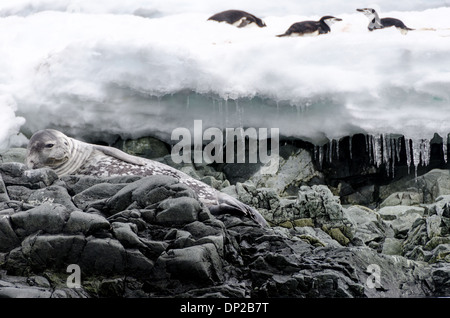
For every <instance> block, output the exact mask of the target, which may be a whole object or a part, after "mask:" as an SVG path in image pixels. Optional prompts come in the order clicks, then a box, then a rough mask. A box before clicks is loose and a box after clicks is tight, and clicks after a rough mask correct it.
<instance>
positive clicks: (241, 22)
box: [208, 10, 266, 28]
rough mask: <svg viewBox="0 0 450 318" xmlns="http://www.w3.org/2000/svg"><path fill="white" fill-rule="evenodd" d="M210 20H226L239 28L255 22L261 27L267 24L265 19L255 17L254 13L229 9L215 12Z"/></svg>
mask: <svg viewBox="0 0 450 318" xmlns="http://www.w3.org/2000/svg"><path fill="white" fill-rule="evenodd" d="M208 20H213V21H217V22H226V23H229V24H232V25H234V26H237V27H238V28H243V27H245V26H247V25H249V24H251V23H255V24H256V25H257V26H259V27H260V28H263V27H265V26H266V24H265V23H264V21H263V20H261V19H260V18H257V17H255V16H254V15H253V14H250V13H248V12H245V11H242V10H227V11H222V12H219V13H216V14H214V15H213V16H211V17H209V18H208Z"/></svg>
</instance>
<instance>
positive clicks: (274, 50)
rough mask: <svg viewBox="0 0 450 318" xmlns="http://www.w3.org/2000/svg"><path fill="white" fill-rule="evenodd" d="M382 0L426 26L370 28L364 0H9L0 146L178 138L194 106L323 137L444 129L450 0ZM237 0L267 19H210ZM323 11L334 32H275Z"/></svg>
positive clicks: (1, 31) (200, 114)
mask: <svg viewBox="0 0 450 318" xmlns="http://www.w3.org/2000/svg"><path fill="white" fill-rule="evenodd" d="M378 5H379V7H381V8H382V9H383V11H382V12H380V16H382V17H383V16H393V17H397V18H400V19H402V20H403V22H405V24H406V25H407V26H409V27H411V28H414V29H416V31H411V32H409V33H408V34H407V35H406V36H405V35H402V34H400V32H398V31H397V30H395V29H386V30H377V31H375V32H369V31H368V30H367V24H368V21H367V18H366V17H365V16H364V15H362V14H361V13H358V12H356V11H355V9H356V8H357V7H363V6H366V4H363V5H361V3H359V2H358V1H346V2H345V3H343V2H342V1H331V0H329V1H321V2H311V3H310V4H308V3H306V2H301V3H298V2H296V1H287V0H284V1H277V2H276V3H275V2H273V1H269V0H267V1H266V0H265V1H248V2H241V1H239V3H238V2H237V1H234V2H233V1H230V2H227V3H226V6H227V7H224V4H223V3H222V2H219V1H206V0H205V1H181V0H178V1H175V0H173V1H166V0H165V1H151V2H148V1H138V0H135V1H127V2H123V1H96V2H91V1H68V0H67V1H55V0H53V1H49V0H48V1H44V0H42V1H25V0H22V1H17V0H14V1H2V3H1V4H0V16H2V17H3V18H0V43H1V46H0V66H1V67H2V74H1V75H0V110H1V113H0V118H1V121H2V125H1V127H0V148H1V147H2V146H3V147H5V146H6V145H8V144H9V143H10V137H11V136H12V135H15V134H17V132H18V131H19V129H20V128H21V129H22V131H24V132H27V133H32V132H34V131H36V130H38V129H43V128H50V127H52V128H57V129H62V130H64V131H65V132H66V133H68V134H73V135H76V136H77V137H81V138H84V139H87V140H89V139H90V140H93V139H97V140H98V139H99V138H100V139H104V140H105V141H106V142H111V141H112V140H107V138H106V136H109V138H112V137H111V136H112V135H113V134H116V135H120V136H122V137H125V138H126V137H139V136H141V135H144V134H155V135H159V136H160V137H163V138H168V137H169V136H170V133H171V132H172V130H173V129H175V128H177V127H187V128H191V127H192V126H193V121H194V119H203V120H204V123H205V124H204V128H206V127H207V126H215V127H236V126H240V125H243V126H251V127H266V128H271V127H274V128H280V133H281V134H283V135H288V136H295V137H300V138H304V139H307V140H310V141H312V142H315V143H317V144H321V143H323V142H325V141H327V140H330V139H337V138H340V137H343V136H346V135H351V134H354V133H360V132H363V133H368V134H373V135H379V134H383V133H398V134H403V135H405V136H407V137H408V138H412V139H417V140H419V139H426V138H428V139H429V138H431V137H432V136H433V134H434V133H435V132H436V133H439V134H440V135H441V136H446V134H447V133H449V132H450V112H449V111H448V109H449V106H450V90H449V87H450V21H449V20H448V16H449V15H450V8H447V7H444V6H445V5H447V3H446V1H427V2H424V1H409V2H403V1H402V2H391V1H379V2H378ZM233 7H234V8H242V9H244V10H248V11H250V12H252V13H255V14H258V15H259V16H260V17H262V18H263V19H264V21H265V22H266V24H267V25H268V26H267V27H266V28H263V29H260V28H256V27H255V28H246V29H238V28H235V27H232V26H229V25H226V24H219V23H216V22H212V21H207V18H208V17H209V16H210V15H212V14H214V13H216V12H218V11H220V10H223V9H228V8H233ZM325 14H333V15H335V16H338V17H340V18H342V19H343V21H342V22H340V23H338V24H335V25H333V27H332V32H331V33H330V34H327V35H323V36H319V37H307V38H278V37H275V35H276V34H280V33H283V32H284V31H285V30H286V29H287V28H288V27H289V26H290V25H291V24H292V23H294V22H297V21H302V20H311V19H315V20H316V19H319V18H320V16H321V15H325ZM149 17H151V18H149ZM24 119H26V122H24Z"/></svg>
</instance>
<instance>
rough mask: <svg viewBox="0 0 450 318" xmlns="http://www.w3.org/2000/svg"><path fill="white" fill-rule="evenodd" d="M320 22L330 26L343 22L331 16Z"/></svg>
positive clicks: (323, 18)
mask: <svg viewBox="0 0 450 318" xmlns="http://www.w3.org/2000/svg"><path fill="white" fill-rule="evenodd" d="M320 21H323V22H325V23H326V24H328V25H329V26H330V25H332V24H334V23H335V22H338V21H342V19H339V18H336V17H333V16H331V15H326V16H324V17H322V18H321V19H320Z"/></svg>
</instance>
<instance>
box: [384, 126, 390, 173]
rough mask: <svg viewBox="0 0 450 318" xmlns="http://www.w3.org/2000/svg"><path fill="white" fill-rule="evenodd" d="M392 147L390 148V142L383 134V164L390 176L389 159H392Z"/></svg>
mask: <svg viewBox="0 0 450 318" xmlns="http://www.w3.org/2000/svg"><path fill="white" fill-rule="evenodd" d="M389 150H390V146H389V140H388V137H387V135H386V134H383V162H384V164H385V166H386V173H387V175H388V176H389V170H390V165H389V158H390V153H389Z"/></svg>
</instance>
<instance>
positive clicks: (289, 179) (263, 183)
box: [248, 146, 323, 196]
mask: <svg viewBox="0 0 450 318" xmlns="http://www.w3.org/2000/svg"><path fill="white" fill-rule="evenodd" d="M284 148H287V146H284ZM281 151H283V150H281ZM285 157H286V159H285V158H284V157H282V156H280V157H279V169H278V172H277V173H276V174H262V173H261V170H258V171H257V172H256V173H255V174H253V175H252V176H251V177H250V178H248V179H249V180H251V181H253V182H254V183H255V185H256V186H257V187H258V188H261V187H266V188H272V189H274V190H275V191H276V192H277V194H279V195H280V196H283V195H296V194H297V191H298V188H299V186H300V185H303V184H307V183H308V182H309V181H311V180H312V179H313V178H322V177H323V176H322V174H321V173H320V172H318V171H317V170H316V169H315V167H314V164H313V162H312V158H311V154H310V153H309V152H308V151H307V150H304V149H296V148H292V149H290V151H289V154H288V155H286V156H285Z"/></svg>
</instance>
